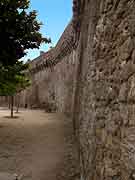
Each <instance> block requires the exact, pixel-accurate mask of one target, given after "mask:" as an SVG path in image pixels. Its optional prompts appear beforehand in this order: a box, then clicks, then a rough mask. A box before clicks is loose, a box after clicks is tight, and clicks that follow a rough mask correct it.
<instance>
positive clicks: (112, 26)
mask: <svg viewBox="0 0 135 180" xmlns="http://www.w3.org/2000/svg"><path fill="white" fill-rule="evenodd" d="M73 4H74V7H73V20H72V21H71V23H70V25H69V26H68V28H67V29H66V30H65V33H64V34H63V36H62V38H61V39H60V41H59V42H58V44H57V46H56V48H54V49H52V50H51V51H50V54H51V55H49V57H50V56H51V57H50V58H49V57H47V58H46V57H45V56H47V55H46V54H44V58H41V60H37V61H35V62H32V66H36V62H38V64H37V67H36V68H32V72H31V74H32V78H33V82H34V83H33V87H34V88H32V89H31V88H30V90H28V91H29V93H30V94H31V96H32V97H33V93H32V91H37V92H38V93H36V94H37V96H34V98H35V100H31V99H30V101H29V102H39V104H40V105H41V104H43V103H42V102H46V101H48V102H52V103H54V104H55V105H56V109H57V111H63V112H66V111H68V112H70V113H72V112H73V120H74V126H75V128H76V137H77V140H78V141H77V142H78V152H79V158H80V171H81V174H80V176H81V179H82V180H133V179H135V1H134V0H94V1H93V0H74V2H73ZM69 29H70V30H69ZM66 32H72V33H66ZM69 34H70V35H69ZM71 42H72V43H71ZM42 57H43V56H42ZM46 59H48V60H46ZM44 61H45V62H44ZM40 62H41V64H42V65H39V64H40ZM34 64H35V65H34ZM47 67H50V68H47ZM41 69H42V70H41ZM36 83H37V88H35V86H36ZM24 93H26V92H24ZM26 94H27V95H26V96H27V98H30V97H31V96H29V95H28V92H27V93H26Z"/></svg>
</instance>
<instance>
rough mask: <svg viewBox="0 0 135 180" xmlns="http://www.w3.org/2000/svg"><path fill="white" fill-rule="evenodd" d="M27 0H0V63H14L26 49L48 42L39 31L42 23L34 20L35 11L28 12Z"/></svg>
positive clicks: (6, 64)
mask: <svg viewBox="0 0 135 180" xmlns="http://www.w3.org/2000/svg"><path fill="white" fill-rule="evenodd" d="M29 5H30V2H29V1H28V0H1V1H0V40H1V41H0V63H1V64H2V65H3V66H8V65H14V64H15V63H16V62H17V61H18V59H21V58H22V57H23V56H24V55H25V54H26V51H25V50H27V49H33V48H39V46H40V44H41V43H43V42H45V43H49V42H50V39H47V38H43V37H42V35H41V33H40V32H39V30H40V27H41V25H42V23H41V22H38V21H37V20H36V17H37V12H36V11H35V10H34V11H31V12H28V8H29Z"/></svg>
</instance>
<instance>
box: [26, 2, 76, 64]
mask: <svg viewBox="0 0 135 180" xmlns="http://www.w3.org/2000/svg"><path fill="white" fill-rule="evenodd" d="M30 10H37V11H38V19H39V20H40V21H42V23H43V26H42V28H41V33H42V34H43V35H44V36H47V37H50V38H51V40H52V43H51V44H49V45H45V44H42V45H41V47H40V49H38V50H29V51H28V54H27V56H25V57H24V58H23V60H24V61H26V60H27V59H34V58H36V57H37V56H39V54H40V51H47V50H48V49H49V47H50V46H55V44H56V43H57V41H58V40H59V38H60V36H61V34H62V33H63V31H64V29H65V27H66V26H67V24H68V23H69V22H70V20H71V17H72V0H31V6H30Z"/></svg>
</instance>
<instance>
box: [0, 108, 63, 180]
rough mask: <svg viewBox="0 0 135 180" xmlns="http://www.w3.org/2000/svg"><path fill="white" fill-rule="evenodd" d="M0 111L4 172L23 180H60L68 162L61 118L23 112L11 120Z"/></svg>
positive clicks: (1, 166) (0, 167) (0, 157)
mask: <svg viewBox="0 0 135 180" xmlns="http://www.w3.org/2000/svg"><path fill="white" fill-rule="evenodd" d="M7 115H9V111H7V110H0V172H6V173H11V174H14V173H16V174H19V175H23V180H56V174H57V172H58V171H59V169H60V166H61V163H62V162H63V158H64V148H65V144H64V124H63V118H62V116H61V115H58V114H45V113H44V112H42V111H23V112H22V113H21V114H19V116H20V118H19V119H7V118H3V116H7Z"/></svg>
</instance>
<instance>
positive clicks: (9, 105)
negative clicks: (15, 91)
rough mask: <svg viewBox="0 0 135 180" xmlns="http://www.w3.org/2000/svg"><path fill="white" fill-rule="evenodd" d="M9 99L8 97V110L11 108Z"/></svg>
mask: <svg viewBox="0 0 135 180" xmlns="http://www.w3.org/2000/svg"><path fill="white" fill-rule="evenodd" d="M10 99H11V98H10V96H8V108H9V109H10V107H11V100H10Z"/></svg>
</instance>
